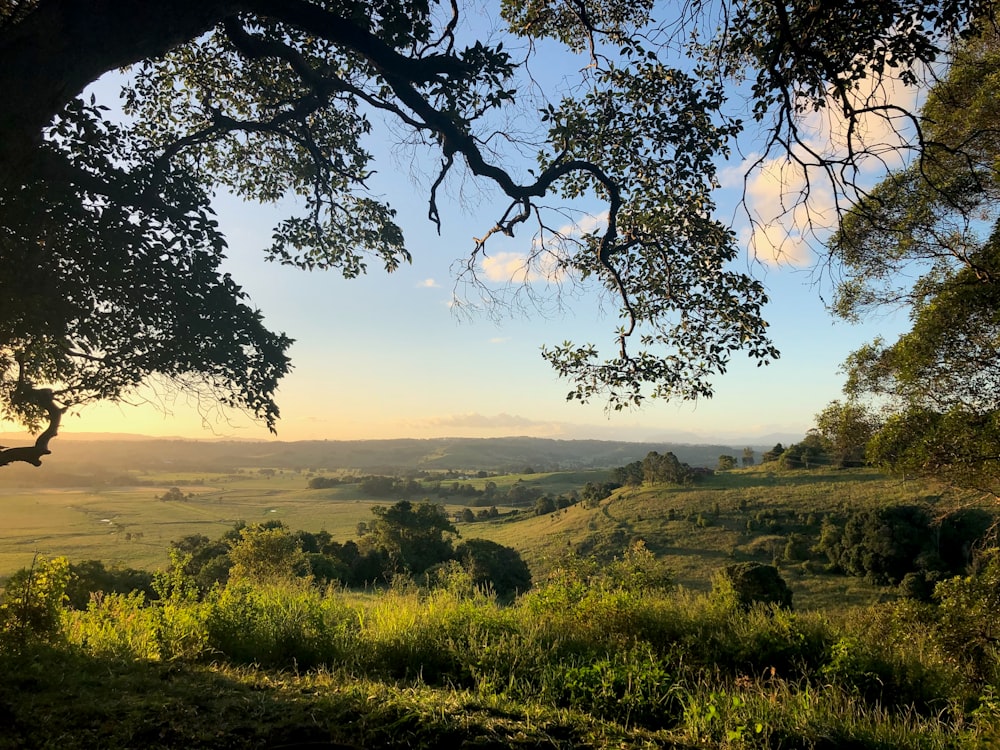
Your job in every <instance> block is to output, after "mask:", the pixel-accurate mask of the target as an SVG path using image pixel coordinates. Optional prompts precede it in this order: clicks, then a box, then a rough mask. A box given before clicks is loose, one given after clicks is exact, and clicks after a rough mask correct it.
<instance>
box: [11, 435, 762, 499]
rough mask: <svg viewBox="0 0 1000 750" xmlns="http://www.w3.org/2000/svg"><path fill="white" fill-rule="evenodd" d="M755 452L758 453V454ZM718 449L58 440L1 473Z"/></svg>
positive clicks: (516, 463) (712, 449)
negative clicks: (32, 462) (35, 462)
mask: <svg viewBox="0 0 1000 750" xmlns="http://www.w3.org/2000/svg"><path fill="white" fill-rule="evenodd" d="M760 449H761V448H760V447H757V450H758V452H759V451H760ZM742 450H743V447H742V446H740V447H739V448H738V449H737V448H733V447H730V446H723V445H682V444H672V443H627V442H614V441H605V440H547V439H541V438H527V437H510V438H483V439H475V438H440V439H429V440H411V439H399V440H348V441H338V440H313V441H302V442H288V443H284V442H266V443H265V442H249V441H211V440H160V439H146V440H143V439H135V438H131V439H122V440H100V441H97V440H93V441H86V440H60V441H59V442H58V444H55V443H53V455H52V456H49V457H48V458H46V459H45V463H44V465H43V467H42V468H41V469H36V468H34V467H31V466H27V465H12V466H9V467H6V468H5V469H4V470H3V471H2V472H0V484H4V485H7V486H57V487H65V486H72V485H75V484H92V483H94V482H95V479H96V480H98V481H99V482H106V480H113V479H114V478H115V477H117V476H119V475H121V474H123V473H127V472H130V471H138V472H148V471H153V472H162V471H166V470H169V471H178V472H212V473H227V472H233V471H235V470H237V469H251V468H262V467H268V468H274V469H285V470H303V471H305V470H314V471H324V470H325V471H334V470H338V469H353V470H359V471H370V472H385V473H397V472H405V471H408V470H418V469H424V470H448V469H452V470H456V471H497V472H511V471H522V470H523V469H524V468H526V467H531V468H533V469H535V470H536V471H565V470H570V469H606V468H611V467H614V466H620V465H622V464H626V463H629V462H630V461H636V460H638V459H641V458H642V457H644V456H645V455H646V454H647V453H649V452H650V451H658V452H659V453H665V452H667V451H671V452H673V453H674V454H675V455H676V456H677V457H678V458H679V459H680V460H681V461H683V462H685V463H688V464H691V465H692V466H706V467H714V466H715V465H716V464H717V463H718V459H719V455H720V454H723V453H728V454H733V455H742Z"/></svg>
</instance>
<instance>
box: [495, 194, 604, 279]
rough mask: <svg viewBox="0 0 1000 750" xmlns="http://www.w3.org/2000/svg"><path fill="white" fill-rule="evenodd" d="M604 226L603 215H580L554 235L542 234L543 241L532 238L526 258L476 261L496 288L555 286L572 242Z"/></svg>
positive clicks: (504, 254)
mask: <svg viewBox="0 0 1000 750" xmlns="http://www.w3.org/2000/svg"><path fill="white" fill-rule="evenodd" d="M607 223H608V212H607V211H602V212H601V213H599V214H584V215H583V216H582V217H581V219H580V220H579V221H577V222H574V223H567V224H563V225H562V226H561V227H559V228H558V229H557V230H556V232H555V233H554V234H549V233H546V234H545V236H544V238H543V237H538V236H536V237H535V238H534V239H533V241H532V247H531V253H530V254H528V253H523V252H498V253H493V254H492V255H485V254H484V255H483V256H482V258H481V260H480V266H481V268H482V272H483V275H484V276H485V278H486V279H487V280H488V281H491V282H493V283H500V284H529V283H533V282H537V281H545V282H550V283H559V282H561V281H562V280H563V276H564V275H565V271H564V270H563V268H562V260H563V259H564V258H566V257H567V256H568V255H569V254H570V253H571V252H573V250H574V249H575V247H576V245H575V244H574V241H575V240H577V239H579V238H580V237H582V236H583V235H585V234H590V233H593V232H599V231H601V230H603V229H604V227H606V226H607Z"/></svg>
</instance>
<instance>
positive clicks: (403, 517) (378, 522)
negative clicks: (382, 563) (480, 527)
mask: <svg viewBox="0 0 1000 750" xmlns="http://www.w3.org/2000/svg"><path fill="white" fill-rule="evenodd" d="M372 514H373V515H374V516H375V520H374V521H372V522H371V524H370V526H369V532H368V535H367V536H366V537H365V542H366V544H368V545H369V546H371V547H372V548H374V549H377V550H379V551H381V552H383V553H385V555H386V556H387V557H388V560H389V565H390V567H391V570H393V571H395V572H406V573H410V574H411V575H419V574H421V573H423V572H424V571H426V570H427V569H428V568H430V567H431V566H432V565H435V564H437V563H439V562H441V561H443V560H447V559H449V558H450V557H451V541H450V539H449V538H447V537H446V536H445V535H446V534H455V533H456V530H455V526H454V524H452V522H451V521H450V520H448V515H447V513H446V512H445V510H444V508H442V507H441V506H440V505H437V504H435V503H431V502H426V501H425V502H422V503H418V504H417V505H413V504H412V503H411V502H410V501H409V500H400V501H399V502H397V503H395V504H394V505H391V506H388V507H384V506H376V507H374V508H372Z"/></svg>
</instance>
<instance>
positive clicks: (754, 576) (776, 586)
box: [717, 562, 792, 609]
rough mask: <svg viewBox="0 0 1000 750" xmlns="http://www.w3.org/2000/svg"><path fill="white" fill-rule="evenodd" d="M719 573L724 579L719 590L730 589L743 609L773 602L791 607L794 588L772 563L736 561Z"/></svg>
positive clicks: (787, 607) (779, 605)
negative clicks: (789, 585)
mask: <svg viewBox="0 0 1000 750" xmlns="http://www.w3.org/2000/svg"><path fill="white" fill-rule="evenodd" d="M720 575H721V579H722V580H721V581H720V584H719V586H718V587H717V588H718V589H719V590H720V593H721V591H722V590H723V589H725V588H726V587H728V588H730V589H731V591H732V595H733V596H734V597H735V599H736V603H737V604H738V605H739V606H740V607H742V608H743V609H750V608H751V607H753V606H754V605H755V604H764V605H770V604H773V605H775V606H777V607H784V608H786V609H790V608H791V606H792V591H791V589H789V588H788V584H787V583H785V579H784V578H782V577H781V574H780V573H778V569H777V568H776V567H774V566H773V565H764V564H762V563H757V562H743V563H735V564H733V565H727V566H725V567H724V568H723V569H722V572H721V574H720Z"/></svg>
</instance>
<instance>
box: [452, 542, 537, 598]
mask: <svg viewBox="0 0 1000 750" xmlns="http://www.w3.org/2000/svg"><path fill="white" fill-rule="evenodd" d="M455 559H456V560H458V561H459V562H460V563H461V564H462V567H463V568H465V570H466V571H468V573H469V574H470V575H471V576H472V581H473V583H475V584H476V585H477V586H490V587H491V588H492V589H493V591H494V592H495V593H496V595H497V596H498V597H500V598H502V599H509V598H512V597H514V596H516V595H517V594H521V593H524V592H525V591H527V590H528V589H530V588H531V571H530V570H529V569H528V566H527V564H526V563H525V562H524V560H523V559H521V555H520V553H519V552H518V551H517V550H515V549H512V548H511V547H505V546H503V545H502V544H497V543H496V542H491V541H489V540H487V539H467V540H465V541H464V542H462V543H461V544H459V545H457V546H456V547H455Z"/></svg>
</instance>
